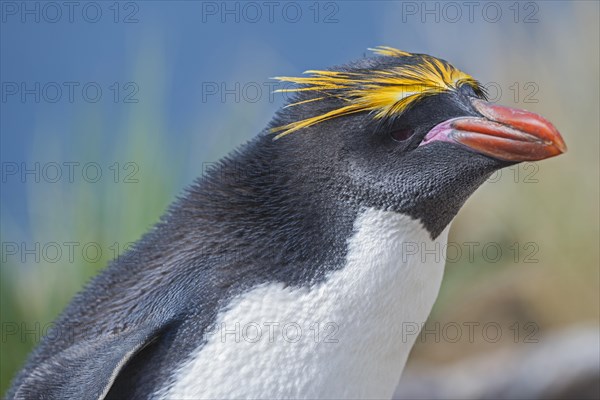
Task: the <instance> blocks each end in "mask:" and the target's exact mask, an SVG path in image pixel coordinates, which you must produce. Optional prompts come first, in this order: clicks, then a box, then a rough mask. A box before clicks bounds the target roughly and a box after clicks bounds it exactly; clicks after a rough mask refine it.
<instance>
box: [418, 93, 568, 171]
mask: <svg viewBox="0 0 600 400" xmlns="http://www.w3.org/2000/svg"><path fill="white" fill-rule="evenodd" d="M471 102H472V104H473V106H474V107H475V109H476V110H477V111H478V112H479V113H480V114H481V115H483V117H484V118H481V117H461V118H454V119H451V120H448V121H445V122H443V123H441V124H439V125H437V126H436V127H435V128H433V129H432V130H431V131H430V132H429V133H428V134H427V136H426V137H425V140H424V141H423V143H422V144H426V143H428V142H431V141H434V140H441V141H449V142H456V143H460V144H462V145H464V146H466V147H468V148H469V149H471V150H473V151H475V152H477V153H481V154H484V155H486V156H489V157H492V158H496V159H498V160H503V161H509V162H521V161H537V160H543V159H546V158H550V157H554V156H557V155H559V154H562V153H564V152H565V151H566V150H567V146H566V145H565V142H564V140H563V138H562V137H561V136H560V133H559V132H558V130H557V129H556V128H555V127H554V125H552V124H551V123H550V122H548V121H547V120H546V119H545V118H543V117H541V116H540V115H538V114H534V113H531V112H529V111H525V110H520V109H516V108H511V107H504V106H500V105H496V104H491V103H488V102H485V101H483V100H479V99H473V100H472V101H471Z"/></svg>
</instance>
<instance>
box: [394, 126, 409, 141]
mask: <svg viewBox="0 0 600 400" xmlns="http://www.w3.org/2000/svg"><path fill="white" fill-rule="evenodd" d="M414 133H415V132H414V131H413V130H412V129H410V128H402V129H397V130H395V131H392V132H391V133H390V134H391V135H392V138H393V139H394V140H395V141H397V142H404V141H406V140H407V139H410V137H411V136H412V135H413V134H414Z"/></svg>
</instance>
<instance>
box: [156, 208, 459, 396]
mask: <svg viewBox="0 0 600 400" xmlns="http://www.w3.org/2000/svg"><path fill="white" fill-rule="evenodd" d="M447 233H448V228H446V229H445V230H444V231H443V232H442V233H441V234H440V235H438V236H437V237H436V239H435V240H433V239H431V237H430V234H429V232H428V231H427V230H426V229H425V228H424V227H423V225H422V224H421V223H420V222H418V221H416V220H414V219H413V218H411V217H409V216H406V215H403V214H399V213H395V212H389V211H381V210H377V209H372V208H370V209H363V210H361V212H360V213H359V214H358V216H357V217H356V219H355V221H354V224H353V230H352V235H350V236H349V237H348V238H347V240H346V247H347V252H346V255H345V257H344V262H343V265H342V266H341V268H338V269H336V270H332V271H329V272H328V273H327V274H325V276H324V278H323V279H322V280H321V281H320V282H318V283H316V284H313V285H309V286H303V287H291V286H287V285H285V284H283V283H281V282H277V281H273V282H268V283H267V282H266V283H263V284H260V285H257V286H255V287H254V288H253V289H251V290H249V291H246V292H243V293H241V294H239V295H237V296H235V297H234V298H232V299H231V301H230V302H229V304H228V305H227V306H226V307H224V308H223V309H222V310H221V311H220V312H219V314H218V316H217V319H216V323H215V324H214V329H213V330H212V331H211V335H209V336H208V337H207V340H206V342H205V343H203V345H202V346H200V347H198V349H197V350H196V351H195V352H194V353H193V354H192V355H191V356H190V358H189V359H188V360H187V361H186V362H185V363H183V364H182V365H181V367H180V368H179V369H178V370H177V371H176V372H175V374H174V376H173V382H174V383H173V385H172V386H171V387H170V388H169V389H168V390H166V391H163V392H161V393H160V396H159V397H162V398H190V397H193V398H219V397H261V398H262V397H277V398H278V397H291V398H299V397H321V398H323V397H336V398H340V397H342V398H343V397H346V398H348V397H353V398H356V397H375V398H385V397H387V398H389V397H391V395H392V394H393V390H394V388H395V386H396V385H397V383H398V380H399V378H400V374H401V372H402V369H403V367H404V364H405V362H406V359H407V357H408V355H409V352H410V349H411V348H412V345H413V344H414V341H415V339H416V337H417V334H418V331H419V330H420V327H421V325H422V324H423V323H424V322H425V320H426V319H427V317H428V315H429V313H430V311H431V308H432V306H433V303H434V301H435V299H436V297H437V293H438V291H439V287H440V283H441V279H442V275H443V267H444V261H445V260H444V259H443V258H442V257H441V247H442V246H443V245H445V241H446V238H447ZM215 359H219V360H221V362H220V363H219V365H218V366H217V370H216V371H215V370H209V369H207V368H206V367H205V366H206V365H208V362H209V361H210V360H215Z"/></svg>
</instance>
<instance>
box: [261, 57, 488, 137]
mask: <svg viewBox="0 0 600 400" xmlns="http://www.w3.org/2000/svg"><path fill="white" fill-rule="evenodd" d="M369 50H372V51H374V52H375V53H377V54H379V55H382V56H390V57H410V58H414V61H413V62H411V63H407V64H405V65H401V66H398V67H393V68H389V69H382V70H365V71H361V72H346V71H317V70H310V71H306V72H305V74H308V75H310V76H307V77H287V76H279V77H275V78H273V79H277V80H279V81H280V82H291V83H295V84H298V85H301V86H300V87H297V88H291V89H279V90H276V92H279V93H299V92H316V93H317V94H318V95H319V96H317V97H315V98H310V99H307V100H302V101H299V102H296V103H292V104H289V105H287V106H286V107H293V106H297V105H299V104H304V103H308V102H312V101H319V100H323V99H325V98H327V97H335V98H338V99H341V100H343V101H344V102H346V103H347V104H346V105H344V106H342V107H340V108H336V109H334V110H331V111H329V112H326V113H324V114H321V115H316V116H314V117H310V118H306V119H303V120H300V121H295V122H292V123H290V124H287V125H284V126H279V127H276V128H273V129H271V132H272V133H278V134H277V136H276V137H275V139H278V138H280V137H282V136H285V135H288V134H290V133H292V132H295V131H297V130H300V129H302V128H306V127H309V126H312V125H314V124H318V123H319V122H324V121H327V120H330V119H332V118H337V117H341V116H345V115H350V114H354V113H358V112H363V111H366V112H371V113H373V115H374V118H375V119H381V118H386V117H390V116H394V115H399V114H401V113H402V112H404V111H405V110H406V109H407V108H408V107H410V106H411V105H412V104H414V103H415V102H416V101H418V100H419V99H422V98H423V97H425V96H429V95H432V94H436V93H442V92H445V91H450V90H455V89H457V88H458V87H459V86H460V85H462V84H467V85H470V86H471V87H473V89H475V90H476V91H481V88H480V86H479V84H478V83H477V81H476V80H475V79H473V78H472V77H471V76H470V75H468V74H466V73H464V72H462V71H460V70H458V69H456V68H454V67H453V66H452V65H450V64H448V63H446V62H444V61H441V60H439V59H437V58H435V57H431V56H428V55H425V54H417V55H413V54H411V53H407V52H404V51H401V50H398V49H394V48H392V47H387V46H378V47H377V48H375V49H369Z"/></svg>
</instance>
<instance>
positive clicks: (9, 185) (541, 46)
mask: <svg viewBox="0 0 600 400" xmlns="http://www.w3.org/2000/svg"><path fill="white" fill-rule="evenodd" d="M467 3H468V4H465V3H463V2H450V3H446V2H428V3H423V2H410V1H405V2H400V1H381V2H377V1H368V2H367V1H351V2H341V1H324V2H285V1H284V2H275V3H272V4H271V3H267V4H265V3H264V2H220V1H219V2H210V1H209V2H200V1H197V2H195V1H189V2H188V1H185V2H184V1H180V2H167V1H135V2H129V1H125V2H76V3H74V4H72V5H65V4H64V3H62V2H36V1H30V2H11V1H3V2H1V3H0V5H1V28H0V29H1V30H0V33H1V38H0V47H1V60H0V74H1V79H0V80H1V82H2V93H1V96H2V98H1V103H0V105H1V112H0V129H1V142H0V144H1V150H0V156H1V159H2V186H1V189H2V190H1V197H0V204H1V211H0V218H1V232H0V233H1V244H2V249H1V250H2V254H1V269H0V273H1V276H0V278H1V281H0V290H1V293H0V299H1V308H0V313H1V320H2V321H1V322H2V340H1V342H0V346H1V347H0V349H1V368H0V393H4V392H5V390H6V389H7V387H8V385H9V383H10V380H11V378H12V377H13V375H14V374H15V372H16V371H17V370H18V369H19V368H20V366H21V365H22V364H23V362H24V360H25V358H26V356H27V354H28V352H29V351H30V350H31V349H32V347H33V346H34V345H35V344H36V343H37V342H38V341H39V339H40V335H43V334H44V332H45V331H46V330H47V329H48V327H49V326H50V325H49V324H50V323H51V321H52V320H53V319H54V318H55V317H56V316H57V314H58V313H59V312H60V311H61V310H62V309H63V307H64V306H65V305H66V304H67V302H68V301H69V299H70V298H71V297H72V296H73V295H74V294H75V293H76V292H77V291H78V290H80V289H81V288H82V285H83V284H84V283H85V282H86V281H87V280H88V279H89V278H90V277H91V276H93V275H94V274H96V273H97V272H98V271H99V270H100V269H102V268H103V267H104V266H105V265H106V263H107V262H108V261H109V260H110V259H112V258H114V257H116V256H118V254H120V253H122V252H123V251H124V250H125V249H126V248H127V246H128V244H129V243H130V242H133V241H136V240H137V239H138V238H139V237H140V235H141V234H142V233H144V232H145V231H147V230H148V229H149V228H150V227H151V226H152V225H153V224H154V223H155V222H156V221H157V220H158V218H159V216H160V215H161V214H162V213H163V211H164V210H165V208H166V207H167V205H168V204H169V203H170V202H171V201H172V200H173V199H174V198H175V196H176V195H177V194H178V193H180V192H181V190H182V189H183V188H184V187H185V186H186V185H187V184H189V183H191V182H192V180H193V179H194V178H195V177H197V176H199V175H200V174H202V171H203V169H205V168H206V167H207V166H209V165H210V163H212V162H215V161H216V160H218V159H219V158H220V157H222V156H223V155H225V154H226V153H227V152H228V151H230V150H232V149H233V148H235V147H236V146H239V145H241V144H242V143H244V142H245V141H246V140H248V139H249V138H251V137H252V136H254V135H256V134H257V133H258V132H259V131H261V130H262V129H263V128H264V127H265V125H266V124H267V123H268V122H269V119H270V118H271V116H272V114H273V113H274V111H275V110H276V109H277V108H278V107H280V106H281V105H282V104H283V103H284V102H285V98H284V95H281V94H275V95H273V94H271V92H272V90H273V89H277V88H281V86H280V84H278V83H275V82H274V81H271V80H269V79H268V78H269V77H272V76H277V75H297V74H300V73H301V72H303V71H305V70H308V69H321V68H326V67H329V66H332V65H337V64H342V63H346V62H348V61H351V60H353V59H357V58H361V57H364V56H368V54H369V52H368V51H367V48H368V47H374V46H377V45H388V46H393V47H397V48H400V49H402V50H406V51H410V52H417V53H428V54H432V55H435V56H438V57H441V58H444V59H446V60H448V61H450V62H451V63H453V64H454V65H455V66H456V67H458V68H460V69H462V70H463V71H465V72H467V73H469V74H471V75H473V76H474V77H476V78H477V79H479V80H480V81H481V82H483V83H484V84H485V85H486V86H487V87H488V90H489V92H490V97H491V99H492V101H497V102H499V103H502V104H505V105H508V106H517V107H522V108H526V109H528V110H531V111H535V112H538V113H540V114H542V115H544V116H546V117H547V118H548V119H549V120H551V121H552V122H553V123H554V124H555V125H556V126H557V128H558V129H559V130H560V131H561V133H562V135H563V137H564V138H565V141H566V142H567V145H568V147H569V152H568V153H567V154H566V155H564V156H561V157H558V158H553V159H550V160H547V161H543V162H541V163H539V164H538V163H536V164H523V165H520V166H519V167H513V168H511V169H507V170H504V171H502V172H501V173H499V174H496V175H494V176H493V177H492V178H491V179H490V181H489V182H488V183H487V184H485V185H484V186H483V187H482V188H481V189H480V190H479V191H477V193H475V195H474V196H473V197H472V198H471V199H470V200H469V201H468V203H467V204H466V206H465V207H464V208H463V210H462V211H461V212H460V214H459V216H458V217H457V219H456V221H455V222H454V224H453V227H452V230H451V232H450V244H449V246H448V248H447V258H448V263H447V267H446V276H445V280H444V283H443V286H442V290H441V293H440V296H439V298H438V301H437V303H436V305H435V307H434V310H433V312H432V315H431V317H430V320H429V321H428V323H427V326H426V327H425V329H424V331H423V332H422V333H421V334H420V335H419V336H418V338H417V345H416V347H415V348H414V350H413V353H412V355H411V358H410V360H409V363H408V366H407V370H406V373H405V376H404V378H403V380H402V382H401V384H400V386H399V388H398V391H397V393H396V396H397V397H398V398H418V397H421V398H486V397H487V398H492V397H502V396H504V397H507V398H508V397H510V398H543V397H556V398H559V397H561V396H563V395H564V396H566V394H568V395H573V394H579V395H580V397H581V396H590V393H591V394H592V395H591V396H590V397H597V396H598V394H597V393H598V390H599V389H598V384H599V383H598V382H599V381H598V368H599V366H598V363H599V361H598V359H599V357H600V350H599V341H600V339H599V330H598V326H599V318H600V317H599V314H600V298H599V286H600V276H599V261H600V260H599V246H600V244H599V226H600V221H599V218H600V217H599V181H600V176H599V137H600V135H599V131H600V125H599V110H600V86H599V85H600V84H599V64H600V60H599V49H600V45H599V37H600V32H599V20H600V14H599V3H598V2H594V1H592V2H588V1H581V2H578V1H552V2H546V1H544V2H541V1H540V2H532V1H524V2H470V3H469V2H467Z"/></svg>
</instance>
